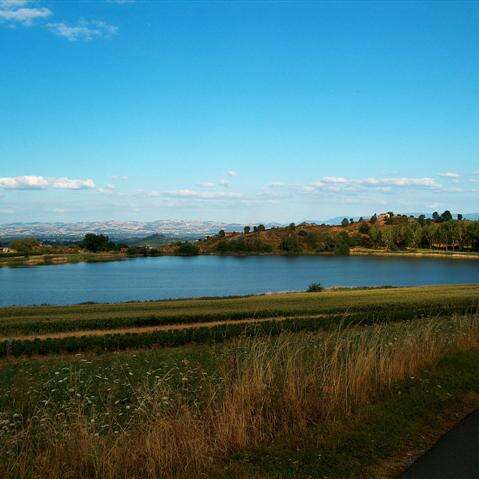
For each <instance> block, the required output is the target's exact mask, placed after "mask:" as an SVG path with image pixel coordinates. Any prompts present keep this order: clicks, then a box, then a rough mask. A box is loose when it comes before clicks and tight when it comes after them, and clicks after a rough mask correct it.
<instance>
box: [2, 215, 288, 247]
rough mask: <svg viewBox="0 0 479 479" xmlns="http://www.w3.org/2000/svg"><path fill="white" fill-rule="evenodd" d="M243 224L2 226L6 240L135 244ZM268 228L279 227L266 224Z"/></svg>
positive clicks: (191, 236) (192, 236)
mask: <svg viewBox="0 0 479 479" xmlns="http://www.w3.org/2000/svg"><path fill="white" fill-rule="evenodd" d="M243 226H244V225H242V224H239V223H225V222H219V221H180V220H157V221H150V222H143V221H90V222H76V223H61V222H58V223H40V222H35V223H9V224H4V225H0V238H2V239H4V240H8V239H12V238H21V237H26V236H35V237H36V238H38V239H40V240H43V241H53V242H54V241H58V242H60V241H78V240H80V239H82V238H83V236H84V235H85V234H86V233H95V234H105V235H108V236H109V237H110V239H112V240H113V241H119V240H124V241H127V240H134V239H141V238H146V237H151V236H154V237H156V239H159V238H158V235H161V238H162V239H165V240H171V239H196V238H201V237H205V236H208V235H211V234H215V233H217V232H218V231H219V230H221V229H223V230H225V231H242V230H243ZM265 226H266V227H267V228H271V227H272V226H279V223H268V224H265Z"/></svg>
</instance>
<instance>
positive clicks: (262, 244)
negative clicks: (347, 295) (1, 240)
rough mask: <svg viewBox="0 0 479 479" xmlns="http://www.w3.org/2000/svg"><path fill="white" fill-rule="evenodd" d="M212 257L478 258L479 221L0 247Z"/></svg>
mask: <svg viewBox="0 0 479 479" xmlns="http://www.w3.org/2000/svg"><path fill="white" fill-rule="evenodd" d="M0 235H1V231H0ZM200 254H215V255H319V254H327V255H339V256H346V255H350V254H351V255H388V256H389V255H414V256H433V257H442V256H448V257H455V258H476V259H479V221H473V220H466V219H464V218H463V217H462V215H460V214H459V215H457V217H456V218H453V216H452V214H451V213H450V212H449V211H444V212H443V213H442V214H439V213H437V212H434V213H433V215H432V217H431V218H426V217H425V216H424V215H420V216H418V217H414V216H407V215H400V214H394V213H393V212H388V213H383V214H380V215H376V214H375V215H373V216H372V217H371V218H367V219H366V218H359V220H354V219H353V218H350V219H348V218H344V219H343V220H342V222H341V224H340V225H336V226H331V225H326V224H321V225H318V224H314V223H301V224H298V225H296V224H294V223H291V224H290V225H288V226H286V227H274V228H270V229H267V228H265V227H264V225H262V224H260V225H255V226H252V227H251V226H245V227H244V229H243V231H241V232H225V231H224V230H221V231H219V232H218V233H217V234H216V235H212V236H207V237H206V238H202V239H199V240H196V241H171V242H167V243H165V244H158V243H153V244H151V245H150V244H149V243H148V242H147V241H141V242H138V243H136V244H135V243H133V244H127V243H122V242H113V241H112V240H111V239H110V238H109V237H108V236H106V235H103V234H94V233H87V234H86V235H85V237H84V239H83V241H79V242H71V243H64V244H61V243H48V242H41V241H39V240H38V239H36V238H17V239H13V240H11V241H9V242H8V243H6V244H3V245H2V244H0V266H15V265H18V266H24V265H31V266H33V265H41V264H60V263H71V262H81V261H112V260H121V259H127V258H133V257H139V256H161V255H169V256H171V255H178V256H195V255H200Z"/></svg>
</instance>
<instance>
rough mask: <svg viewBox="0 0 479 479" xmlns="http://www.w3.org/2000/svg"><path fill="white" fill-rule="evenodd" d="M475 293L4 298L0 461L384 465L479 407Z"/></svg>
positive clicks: (230, 470)
mask: <svg viewBox="0 0 479 479" xmlns="http://www.w3.org/2000/svg"><path fill="white" fill-rule="evenodd" d="M478 293H479V286H477V285H468V286H438V287H414V288H378V289H351V290H336V291H334V290H329V291H324V292H320V293H291V294H277V295H265V296H251V297H241V298H223V299H195V300H181V301H159V302H137V303H118V304H83V305H76V306H67V307H54V306H40V307H15V308H4V309H1V310H0V334H1V336H2V338H3V339H2V340H1V342H0V354H1V356H2V357H1V358H0V476H1V477H6V478H17V477H22V478H35V479H36V478H42V477H47V476H48V475H50V476H49V477H65V478H85V479H86V478H103V477H109V478H116V477H125V478H126V477H128V478H130V477H133V478H138V479H139V478H153V477H155V478H156V477H218V478H228V477H261V478H263V477H265V478H280V477H291V478H296V477H305V478H306V477H324V478H331V477H345V478H346V477H394V474H396V473H397V472H398V471H399V470H401V468H402V467H403V463H402V462H401V460H400V457H401V455H402V454H409V453H411V451H413V452H414V451H420V450H421V448H424V447H426V446H428V445H430V444H429V442H428V439H427V438H428V433H429V432H431V431H433V432H437V431H440V430H441V428H443V427H445V426H444V421H443V419H441V418H447V417H456V416H455V415H457V417H461V415H462V414H464V413H465V412H467V411H468V410H470V409H471V408H474V407H477V406H479V400H477V397H479V380H478V379H477V378H478V377H479V354H478V352H477V347H478V346H479V316H478V315H477V314H476V312H477V306H478V298H479V294H478ZM164 346H168V347H164ZM172 346H174V347H172ZM29 356H30V357H29ZM391 461H393V464H394V466H391Z"/></svg>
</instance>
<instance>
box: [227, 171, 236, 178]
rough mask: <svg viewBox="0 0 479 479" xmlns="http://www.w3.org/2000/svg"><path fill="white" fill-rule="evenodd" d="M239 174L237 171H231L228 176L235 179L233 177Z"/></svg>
mask: <svg viewBox="0 0 479 479" xmlns="http://www.w3.org/2000/svg"><path fill="white" fill-rule="evenodd" d="M237 174H238V173H237V172H236V171H235V170H229V171H228V176H231V177H233V176H236V175H237Z"/></svg>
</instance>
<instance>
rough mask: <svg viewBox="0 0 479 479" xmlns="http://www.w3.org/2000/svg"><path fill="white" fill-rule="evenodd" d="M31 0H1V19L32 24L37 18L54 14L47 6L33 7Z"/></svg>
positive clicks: (26, 24)
mask: <svg viewBox="0 0 479 479" xmlns="http://www.w3.org/2000/svg"><path fill="white" fill-rule="evenodd" d="M32 3H33V2H32V1H31V0H0V21H1V20H3V21H5V22H8V23H11V24H21V25H25V26H30V25H32V24H33V22H34V21H35V20H38V19H44V18H47V17H49V16H51V15H52V11H51V10H49V9H48V8H45V7H33V6H31V4H32Z"/></svg>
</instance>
